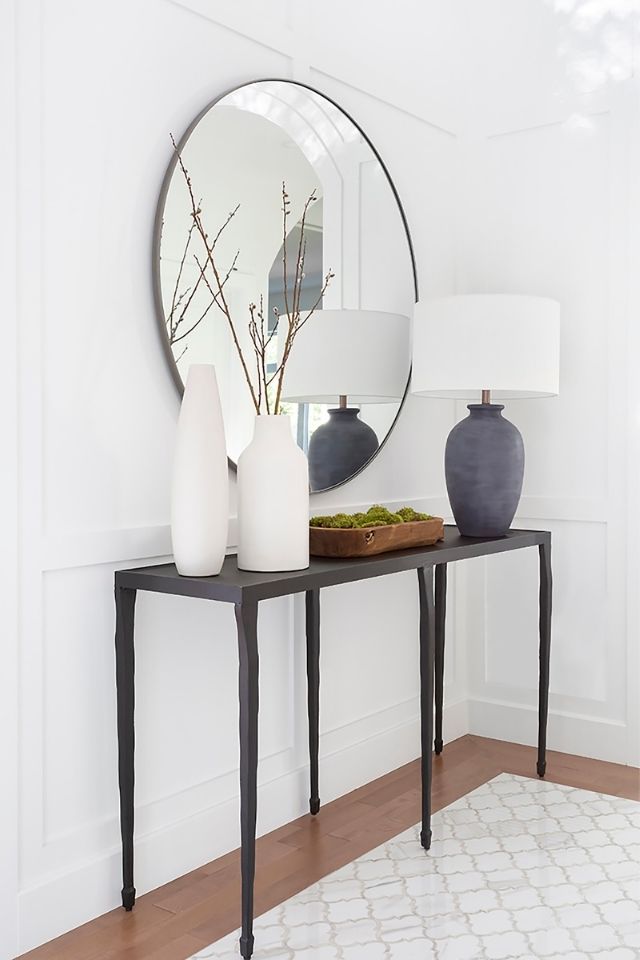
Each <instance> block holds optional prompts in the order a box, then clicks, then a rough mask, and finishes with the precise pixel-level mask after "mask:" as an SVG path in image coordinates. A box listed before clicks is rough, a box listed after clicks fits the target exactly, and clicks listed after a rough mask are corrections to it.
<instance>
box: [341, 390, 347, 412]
mask: <svg viewBox="0 0 640 960" xmlns="http://www.w3.org/2000/svg"><path fill="white" fill-rule="evenodd" d="M340 409H341V410H346V409H347V398H346V396H345V394H343V393H341V394H340Z"/></svg>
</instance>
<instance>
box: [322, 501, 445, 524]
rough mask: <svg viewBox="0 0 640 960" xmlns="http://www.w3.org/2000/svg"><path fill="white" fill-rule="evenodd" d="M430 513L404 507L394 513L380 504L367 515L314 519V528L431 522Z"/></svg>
mask: <svg viewBox="0 0 640 960" xmlns="http://www.w3.org/2000/svg"><path fill="white" fill-rule="evenodd" d="M430 519H431V517H430V516H429V514H428V513H418V512H417V511H416V510H414V509H413V507H402V508H401V509H400V510H398V512H397V513H392V512H391V511H390V510H388V509H387V507H383V506H381V505H380V504H379V503H376V504H374V505H373V506H372V507H369V509H368V510H367V512H366V513H351V514H349V513H335V514H333V516H320V517H312V518H311V520H310V521H309V523H310V525H311V526H312V527H325V528H329V529H332V530H353V529H357V528H359V527H386V526H389V525H390V524H397V523H411V522H412V521H414V520H430Z"/></svg>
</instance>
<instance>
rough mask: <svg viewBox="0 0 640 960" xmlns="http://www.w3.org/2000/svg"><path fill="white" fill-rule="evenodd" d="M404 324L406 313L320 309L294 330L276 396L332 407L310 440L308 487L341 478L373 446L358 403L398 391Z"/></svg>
mask: <svg viewBox="0 0 640 960" xmlns="http://www.w3.org/2000/svg"><path fill="white" fill-rule="evenodd" d="M283 320H284V318H283ZM282 326H283V330H284V324H282ZM409 326H410V325H409V319H408V317H404V316H401V315H400V314H396V313H383V312H381V311H378V310H320V311H318V313H317V314H314V316H313V317H311V319H310V320H309V322H308V323H305V325H304V326H303V327H302V328H301V329H300V331H299V332H298V334H297V336H296V339H295V342H294V345H293V348H292V350H291V354H290V355H289V359H288V360H287V365H286V369H285V376H284V384H283V392H282V396H283V399H284V400H286V401H288V402H289V403H336V404H338V405H337V406H336V407H333V408H331V409H330V410H329V420H328V422H327V423H324V424H322V425H321V426H319V427H318V428H317V429H316V430H314V432H313V433H312V434H311V437H310V439H309V450H308V457H309V484H310V487H311V490H326V489H327V488H328V487H333V486H335V485H336V484H337V483H342V481H344V480H347V479H348V478H349V477H351V476H353V474H354V473H357V472H358V470H360V469H362V467H363V466H364V465H365V463H367V461H368V460H370V459H371V457H372V456H373V455H374V453H375V452H376V450H377V449H378V447H379V442H378V437H377V436H376V433H375V431H374V430H373V429H372V428H371V427H370V426H369V425H368V424H366V423H364V422H363V421H362V420H360V418H359V416H358V414H359V413H360V410H359V405H360V404H362V403H367V404H368V403H390V402H392V401H394V400H401V399H402V397H403V396H404V393H405V390H406V387H407V380H408V378H409V370H410V366H411V350H410V345H409Z"/></svg>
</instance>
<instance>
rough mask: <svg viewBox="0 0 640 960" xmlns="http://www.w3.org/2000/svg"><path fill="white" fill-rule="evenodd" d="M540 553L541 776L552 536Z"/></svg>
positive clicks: (544, 759) (544, 762)
mask: <svg viewBox="0 0 640 960" xmlns="http://www.w3.org/2000/svg"><path fill="white" fill-rule="evenodd" d="M538 550H539V553H540V680H539V687H538V763H537V771H538V776H539V777H544V774H545V770H546V768H547V717H548V714H549V660H550V656H551V595H552V576H551V538H550V537H549V539H548V540H547V541H546V542H545V543H541V544H540V546H539V547H538Z"/></svg>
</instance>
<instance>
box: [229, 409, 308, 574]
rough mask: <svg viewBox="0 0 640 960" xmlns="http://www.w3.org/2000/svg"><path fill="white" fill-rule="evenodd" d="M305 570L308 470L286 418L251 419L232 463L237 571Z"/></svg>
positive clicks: (289, 421) (288, 420)
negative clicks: (235, 471)
mask: <svg viewBox="0 0 640 960" xmlns="http://www.w3.org/2000/svg"><path fill="white" fill-rule="evenodd" d="M308 566H309V466H308V463H307V458H306V457H305V455H304V453H303V452H302V450H301V449H300V447H299V446H298V445H297V443H296V442H295V440H294V438H293V433H292V430H291V420H290V418H289V417H287V416H282V415H278V416H269V415H262V416H258V417H256V420H255V428H254V434H253V440H252V441H251V443H250V444H249V446H248V447H247V448H246V450H244V451H243V453H242V454H241V455H240V459H239V460H238V567H239V568H240V569H241V570H259V571H281V570H303V569H304V568H305V567H308Z"/></svg>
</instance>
